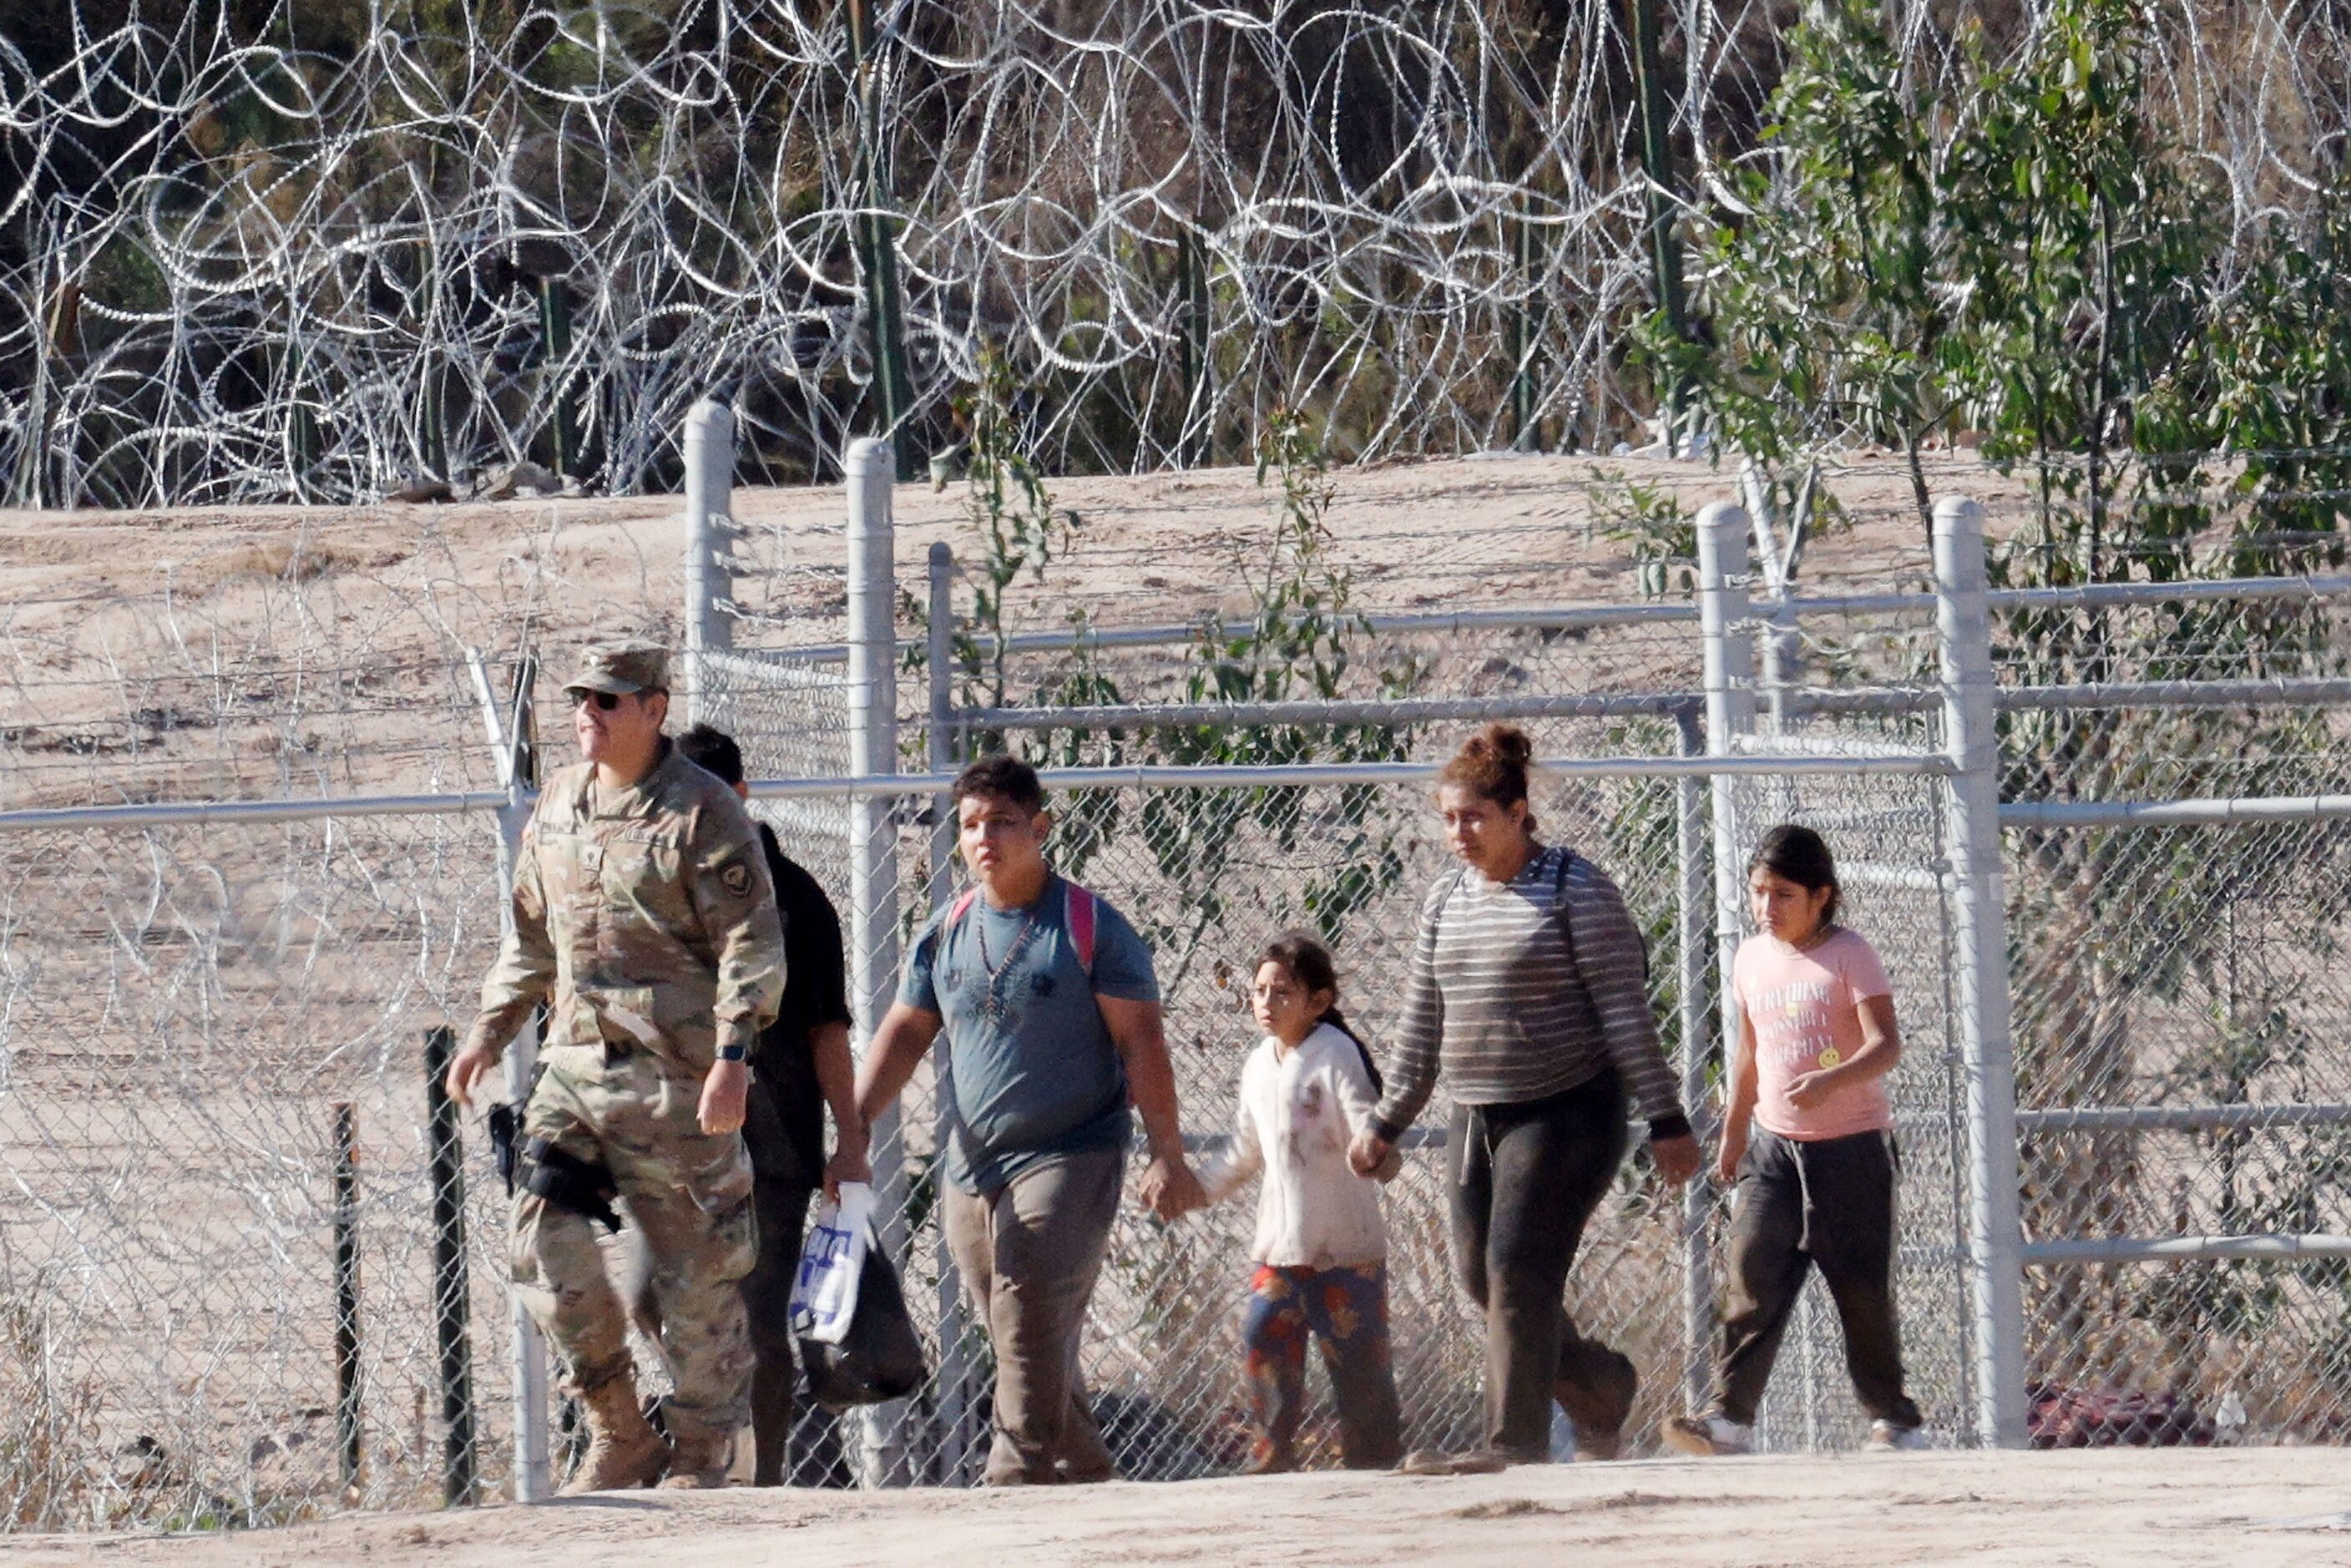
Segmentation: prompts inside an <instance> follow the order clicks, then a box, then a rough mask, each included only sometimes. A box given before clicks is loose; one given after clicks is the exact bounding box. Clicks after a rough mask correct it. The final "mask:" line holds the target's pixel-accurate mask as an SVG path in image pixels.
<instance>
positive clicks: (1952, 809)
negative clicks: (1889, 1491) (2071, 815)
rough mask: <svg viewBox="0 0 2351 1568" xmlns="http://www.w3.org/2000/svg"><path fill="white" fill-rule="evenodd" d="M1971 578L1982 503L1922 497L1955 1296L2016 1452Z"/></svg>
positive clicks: (2018, 1331)
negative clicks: (1958, 1267)
mask: <svg viewBox="0 0 2351 1568" xmlns="http://www.w3.org/2000/svg"><path fill="white" fill-rule="evenodd" d="M1987 594H1988V588H1987V584H1986V581H1985V576H1984V533H1983V509H1982V508H1981V507H1978V506H1977V505H1976V504H1975V503H1974V502H1973V501H1970V500H1964V499H1960V498H1958V497H1953V498H1950V499H1947V500H1944V501H1941V502H1939V503H1938V504H1937V506H1936V507H1935V600H1936V602H1935V630H1936V633H1937V641H1938V643H1940V645H1941V653H1942V684H1943V743H1944V745H1945V747H1948V749H1949V753H1950V756H1951V760H1952V761H1953V763H1954V764H1956V765H1957V767H1958V769H1959V771H1958V774H1957V775H1956V776H1955V777H1954V778H1953V779H1951V781H1950V795H1949V808H1948V814H1949V839H1950V844H1951V859H1952V868H1951V869H1952V873H1953V876H1952V893H1951V917H1952V928H1953V936H1954V937H1955V938H1956V942H1957V946H1958V964H1957V969H1958V973H1957V974H1956V975H1955V976H1954V979H1955V981H1956V990H1957V993H1958V995H1957V1002H1958V1007H1957V1011H1958V1015H1959V1017H1958V1023H1959V1047H1960V1053H1961V1060H1962V1062H1963V1066H1964V1071H1965V1075H1966V1082H1967V1113H1968V1238H1967V1246H1968V1295H1969V1302H1970V1312H1971V1319H1972V1323H1973V1331H1974V1333H1973V1337H1974V1360H1975V1367H1974V1373H1975V1402H1976V1407H1975V1412H1974V1415H1975V1419H1974V1423H1973V1425H1974V1436H1975V1440H1976V1443H1977V1445H1978V1446H1979V1447H1981V1448H2022V1447H2023V1446H2024V1442H2025V1427H2024V1279H2023V1252H2022V1248H2023V1235H2022V1225H2021V1223H2020V1221H2019V1219H2018V1214H2017V1159H2016V1056H2015V1050H2014V1045H2013V1042H2012V1041H2011V1040H2010V1038H2009V998H2008V920H2007V910H2008V878H2007V873H2006V872H2005V870H2004V868H2003V867H2002V865H2001V839H2000V783H2001V780H2000V736H1999V733H1998V730H1997V727H1996V717H1997V710H1996V708H1995V706H1994V699H1995V696H1996V693H1995V691H1994V687H1993V680H1992V667H1991V603H1990V601H1989V599H1988V597H1987Z"/></svg>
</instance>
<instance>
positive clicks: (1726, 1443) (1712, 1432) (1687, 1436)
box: [1657, 1416, 1755, 1459]
mask: <svg viewBox="0 0 2351 1568" xmlns="http://www.w3.org/2000/svg"><path fill="white" fill-rule="evenodd" d="M1657 1435H1658V1436H1659V1437H1663V1438H1664V1439H1665V1441H1666V1447H1667V1448H1671V1449H1673V1450H1674V1451H1675V1452H1676V1453H1679V1454H1688V1455H1691V1456H1692V1457H1694V1458H1701V1459H1709V1458H1729V1457H1730V1456H1732V1455H1736V1454H1745V1453H1751V1452H1753V1451H1754V1447H1755V1434H1754V1429H1753V1428H1752V1427H1742V1426H1740V1424H1739V1423H1738V1422H1736V1421H1732V1420H1729V1419H1726V1418H1725V1417H1723V1416H1675V1417H1674V1418H1673V1419H1672V1420H1670V1421H1668V1422H1667V1423H1666V1424H1665V1425H1664V1426H1663V1427H1660V1428H1658V1432H1657Z"/></svg>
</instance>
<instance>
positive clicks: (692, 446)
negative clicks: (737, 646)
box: [685, 397, 735, 724]
mask: <svg viewBox="0 0 2351 1568" xmlns="http://www.w3.org/2000/svg"><path fill="white" fill-rule="evenodd" d="M734 497H735V414H734V411H733V410H731V409H729V408H728V407H727V406H726V404H725V403H723V402H719V401H718V400H717V399H716V398H707V397H706V398H704V399H702V400H701V401H700V402H696V403H695V405H694V406H693V407H692V408H691V409H688V410H687V411H686V415H685V721H686V723H688V724H696V723H699V722H701V721H702V720H704V719H706V718H708V717H710V711H709V709H710V704H709V699H708V696H707V695H706V688H705V674H704V665H703V661H702V655H703V654H704V653H707V652H709V651H711V650H714V649H718V650H724V649H726V648H729V647H731V646H733V645H734V639H735V626H734V622H731V621H729V620H728V619H727V617H726V609H727V607H728V606H730V605H731V604H732V602H733V601H734V597H735V594H734V573H733V571H732V570H730V569H729V567H728V559H729V557H728V550H729V548H730V547H731V546H732V544H733V543H734V534H735V526H734V519H735V514H734Z"/></svg>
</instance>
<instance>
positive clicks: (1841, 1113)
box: [1730, 930, 1894, 1143]
mask: <svg viewBox="0 0 2351 1568" xmlns="http://www.w3.org/2000/svg"><path fill="white" fill-rule="evenodd" d="M1730 983H1731V986H1732V988H1734V989H1735V990H1737V992H1738V993H1739V999H1740V1003H1741V1004H1743V1005H1744V1006H1745V1007H1746V1009H1747V1018H1748V1021H1749V1022H1750V1024H1751V1025H1753V1027H1754V1030H1755V1039H1754V1041H1753V1044H1754V1050H1755V1084H1756V1095H1755V1120H1756V1121H1757V1122H1759V1123H1761V1124H1762V1126H1763V1127H1764V1128H1765V1129H1766V1130H1767V1131H1770V1132H1773V1133H1777V1134H1780V1136H1782V1137H1783V1138H1794V1139H1796V1140H1797V1141H1799V1142H1801V1143H1818V1142H1820V1141H1821V1140H1822V1139H1823V1138H1844V1137H1850V1136H1852V1135H1853V1134H1855V1133H1873V1132H1877V1131H1879V1130H1881V1129H1883V1128H1887V1127H1891V1126H1892V1125H1893V1124H1894V1107H1893V1104H1892V1103H1891V1102H1890V1101H1889V1100H1888V1099H1887V1098H1886V1079H1885V1076H1884V1075H1883V1074H1880V1075H1879V1076H1877V1077H1876V1078H1873V1079H1871V1080H1870V1081H1869V1082H1866V1083H1855V1084H1849V1085H1847V1086H1845V1087H1844V1088H1841V1089H1839V1090H1837V1091H1836V1092H1834V1093H1833V1094H1831V1095H1830V1096H1829V1097H1828V1099H1826V1100H1825V1101H1823V1102H1822V1103H1820V1104H1818V1105H1815V1106H1813V1108H1812V1109H1811V1110H1809V1111H1806V1110H1801V1109H1799V1108H1798V1107H1797V1106H1796V1105H1795V1104H1794V1103H1792V1102H1791V1101H1790V1100H1789V1098H1788V1085H1789V1084H1790V1083H1792V1082H1794V1081H1795V1079H1796V1078H1797V1077H1799V1076H1800V1075H1802V1074H1803V1073H1806V1072H1811V1071H1813V1070H1815V1069H1817V1068H1823V1067H1834V1066H1835V1065H1836V1064H1837V1063H1838V1062H1840V1061H1852V1060H1853V1057H1854V1053H1855V1052H1856V1051H1859V1050H1860V1049H1861V1043H1862V1042H1861V1001H1862V998H1865V997H1886V996H1891V995H1893V994H1894V988H1893V987H1892V986H1891V985H1890V984H1888V983H1887V981H1886V966H1885V965H1883V964H1881V963H1879V962H1878V959H1877V954H1876V951H1875V950H1874V949H1873V948H1871V946H1870V945H1869V944H1868V943H1867V942H1865V941H1864V940H1862V938H1861V937H1860V936H1857V935H1856V934H1855V933H1854V932H1851V931H1842V930H1841V931H1838V932H1835V933H1834V934H1833V935H1832V936H1830V937H1829V939H1828V940H1827V941H1825V942H1823V943H1821V944H1820V945H1819V946H1815V947H1813V948H1811V949H1809V950H1808V951H1805V952H1802V953H1799V952H1795V951H1793V950H1792V949H1791V948H1789V947H1788V946H1785V945H1784V944H1783V943H1782V942H1781V941H1780V940H1779V939H1778V938H1776V937H1773V936H1750V937H1749V938H1748V939H1747V940H1746V941H1744V942H1742V943H1740V945H1739V956H1738V957H1737V958H1735V959H1733V960H1732V961H1731V966H1730Z"/></svg>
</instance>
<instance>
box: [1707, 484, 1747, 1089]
mask: <svg viewBox="0 0 2351 1568" xmlns="http://www.w3.org/2000/svg"><path fill="white" fill-rule="evenodd" d="M1748 538H1749V536H1748V525H1747V514H1746V513H1745V512H1743V511H1741V510H1740V508H1739V507H1734V506H1732V505H1731V504H1730V503H1729V502H1728V501H1717V502H1715V503H1714V504H1713V505H1712V506H1710V507H1707V508H1706V509H1705V510H1704V511H1701V512H1700V513H1698V630H1699V634H1700V635H1701V636H1702V637H1703V638H1704V639H1705V644H1706V645H1705V681H1706V753H1707V755H1708V757H1729V755H1731V753H1732V752H1734V751H1735V750H1737V749H1738V746H1737V739H1738V737H1741V736H1747V735H1752V734H1753V733H1754V730H1755V638H1754V633H1753V632H1751V631H1750V629H1749V627H1748V624H1747V618H1748V605H1747V574H1748V570H1749V559H1750V558H1749V556H1748V551H1747V547H1748ZM1712 792H1713V804H1714V935H1715V944H1716V957H1717V963H1718V965H1719V973H1720V974H1721V975H1722V976H1724V977H1725V978H1726V980H1727V979H1728V977H1729V974H1730V961H1731V959H1732V958H1733V957H1735V956H1737V955H1738V952H1739V937H1740V932H1741V931H1742V930H1743V929H1744V927H1745V924H1746V923H1745V919H1744V915H1745V908H1746V903H1747V899H1746V889H1745V888H1744V886H1742V885H1741V884H1742V882H1743V878H1742V877H1741V875H1740V867H1741V865H1742V863H1743V862H1742V861H1741V859H1740V833H1739V822H1738V798H1737V789H1736V786H1735V781H1734V780H1733V779H1729V778H1727V777H1723V776H1720V775H1718V776H1717V777H1716V778H1715V779H1713V781H1712ZM1738 1031H1739V1017H1738V1009H1735V1008H1732V1007H1729V1006H1728V1005H1726V1006H1725V1007H1724V1008H1723V1009H1722V1049H1723V1057H1724V1060H1725V1061H1728V1060H1729V1056H1730V1052H1731V1051H1732V1050H1733V1049H1734V1048H1735V1047H1736V1045H1737V1044H1738Z"/></svg>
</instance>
